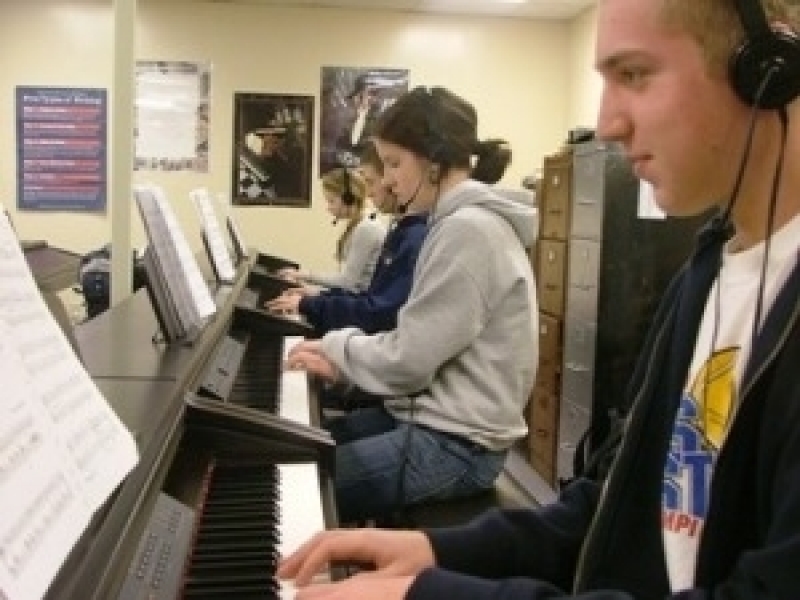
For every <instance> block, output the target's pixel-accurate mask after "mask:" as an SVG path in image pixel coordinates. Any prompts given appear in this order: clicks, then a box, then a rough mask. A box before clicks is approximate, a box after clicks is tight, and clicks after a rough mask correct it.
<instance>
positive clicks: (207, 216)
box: [189, 188, 236, 283]
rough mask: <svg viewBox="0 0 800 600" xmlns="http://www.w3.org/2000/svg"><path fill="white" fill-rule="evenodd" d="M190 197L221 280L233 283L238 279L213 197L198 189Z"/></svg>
mask: <svg viewBox="0 0 800 600" xmlns="http://www.w3.org/2000/svg"><path fill="white" fill-rule="evenodd" d="M189 197H190V198H191V199H192V201H193V202H194V205H195V208H197V214H198V215H199V217H200V224H201V226H202V228H203V231H204V232H205V234H206V241H207V242H208V251H209V252H210V254H211V257H210V258H211V260H212V261H213V262H214V267H215V269H216V271H217V273H218V274H219V278H220V279H221V280H222V281H224V282H225V283H232V282H233V280H234V279H235V278H236V270H235V269H234V268H233V260H231V255H230V253H229V252H228V246H227V245H226V244H225V238H224V237H223V235H222V229H221V228H220V225H219V219H217V213H216V211H215V210H214V204H213V201H212V200H211V196H210V195H209V193H208V190H205V189H203V188H198V189H196V190H192V191H191V192H189Z"/></svg>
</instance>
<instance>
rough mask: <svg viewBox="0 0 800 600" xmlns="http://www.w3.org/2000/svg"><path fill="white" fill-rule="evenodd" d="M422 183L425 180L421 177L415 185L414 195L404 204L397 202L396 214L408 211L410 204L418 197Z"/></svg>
mask: <svg viewBox="0 0 800 600" xmlns="http://www.w3.org/2000/svg"><path fill="white" fill-rule="evenodd" d="M424 182H425V180H424V179H423V178H422V177H420V179H419V183H418V184H417V189H415V190H414V193H413V194H411V197H410V198H409V199H408V200H407V201H406V202H402V203H400V202H398V204H397V212H399V213H404V212H406V211H407V210H408V207H409V206H411V204H413V202H414V200H416V199H417V196H418V195H419V191H420V190H421V189H422V184H423V183H424Z"/></svg>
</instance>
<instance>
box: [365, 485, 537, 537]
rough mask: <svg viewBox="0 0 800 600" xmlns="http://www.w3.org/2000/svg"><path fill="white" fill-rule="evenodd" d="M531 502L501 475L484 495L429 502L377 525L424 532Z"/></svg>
mask: <svg viewBox="0 0 800 600" xmlns="http://www.w3.org/2000/svg"><path fill="white" fill-rule="evenodd" d="M534 504H535V502H532V501H530V500H529V499H528V498H527V497H525V495H524V493H523V492H520V491H519V489H518V488H517V487H516V486H515V484H514V483H513V481H512V480H511V479H510V478H509V476H508V475H507V474H505V473H501V474H500V476H499V477H498V479H497V481H496V482H495V484H494V487H492V488H491V489H488V490H486V491H484V492H480V493H478V494H475V495H474V496H468V497H465V498H456V499H453V500H431V501H427V502H421V503H419V504H413V505H410V506H406V507H405V508H403V509H402V510H401V511H399V512H398V513H396V514H394V515H392V516H391V517H389V518H387V519H385V520H383V519H381V520H379V521H378V523H377V525H378V526H380V527H388V528H393V529H427V528H431V527H449V526H451V525H459V524H461V523H466V522H467V521H469V520H471V519H473V518H474V517H477V516H478V515H480V514H482V513H483V512H485V511H487V510H489V509H490V508H529V507H532V506H533V505H534Z"/></svg>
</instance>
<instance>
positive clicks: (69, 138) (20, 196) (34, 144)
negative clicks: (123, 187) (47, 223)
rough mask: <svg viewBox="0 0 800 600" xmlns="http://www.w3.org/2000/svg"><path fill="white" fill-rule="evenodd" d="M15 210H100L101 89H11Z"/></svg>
mask: <svg viewBox="0 0 800 600" xmlns="http://www.w3.org/2000/svg"><path fill="white" fill-rule="evenodd" d="M16 92H17V97H16V102H17V104H16V107H17V108H16V111H17V208H19V209H20V210H59V211H97V212H103V211H105V209H106V197H107V178H106V165H107V157H106V154H107V151H106V150H107V143H106V131H107V101H106V90H104V89H92V88H58V87H22V86H19V87H17V90H16Z"/></svg>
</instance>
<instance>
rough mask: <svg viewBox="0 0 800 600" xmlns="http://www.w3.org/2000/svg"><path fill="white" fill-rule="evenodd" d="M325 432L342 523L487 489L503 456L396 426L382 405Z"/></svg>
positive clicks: (442, 435)
mask: <svg viewBox="0 0 800 600" xmlns="http://www.w3.org/2000/svg"><path fill="white" fill-rule="evenodd" d="M325 427H326V428H327V429H328V430H329V431H330V432H331V435H332V437H333V439H334V440H335V441H336V475H335V487H336V505H337V508H338V512H339V522H340V523H342V524H344V523H352V522H356V521H362V520H364V519H368V518H374V517H381V516H385V515H388V514H390V513H392V512H393V511H395V510H397V509H399V508H401V507H403V506H406V505H409V504H415V503H418V502H422V501H424V500H434V499H435V500H447V499H452V498H460V497H463V496H470V495H473V494H476V493H478V492H480V491H482V490H486V489H489V488H491V487H492V485H494V481H495V479H496V478H497V476H498V475H499V474H500V471H501V470H502V469H503V464H504V463H505V459H506V454H507V451H505V450H503V451H489V450H486V449H484V448H482V447H480V446H477V445H476V444H473V443H471V442H469V441H468V440H466V439H464V440H462V439H460V438H457V437H455V436H452V435H449V434H445V433H441V432H438V431H435V430H433V429H429V428H427V427H424V426H422V425H416V424H409V423H407V422H405V421H398V420H396V419H395V418H394V417H393V416H392V415H391V414H389V413H388V412H387V411H386V410H385V409H384V408H383V407H382V406H375V407H370V408H362V409H359V410H356V411H354V412H352V413H350V414H348V415H345V416H342V417H336V418H333V419H330V420H329V421H327V422H326V423H325Z"/></svg>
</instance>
